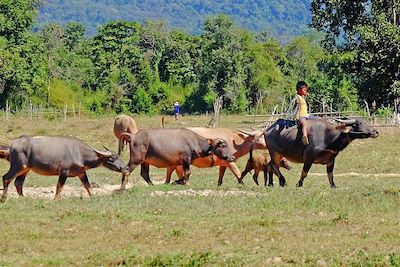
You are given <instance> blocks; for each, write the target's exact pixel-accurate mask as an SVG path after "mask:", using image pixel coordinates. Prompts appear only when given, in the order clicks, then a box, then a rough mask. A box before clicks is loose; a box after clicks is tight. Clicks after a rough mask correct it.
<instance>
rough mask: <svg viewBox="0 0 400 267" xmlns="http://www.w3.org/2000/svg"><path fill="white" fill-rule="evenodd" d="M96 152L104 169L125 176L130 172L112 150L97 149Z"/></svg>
mask: <svg viewBox="0 0 400 267" xmlns="http://www.w3.org/2000/svg"><path fill="white" fill-rule="evenodd" d="M95 151H96V154H97V156H98V157H99V158H100V160H101V162H102V164H103V166H104V167H106V168H108V169H110V170H112V171H117V172H121V173H123V174H126V173H127V172H128V167H127V166H126V165H125V163H124V162H123V161H122V159H121V158H120V156H119V155H118V154H117V153H116V152H114V151H111V150H106V151H100V150H96V149H95Z"/></svg>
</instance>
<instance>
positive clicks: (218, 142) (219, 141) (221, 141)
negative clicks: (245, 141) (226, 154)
mask: <svg viewBox="0 0 400 267" xmlns="http://www.w3.org/2000/svg"><path fill="white" fill-rule="evenodd" d="M214 142H215V146H218V147H223V146H224V145H225V140H224V139H221V138H216V139H215V140H214Z"/></svg>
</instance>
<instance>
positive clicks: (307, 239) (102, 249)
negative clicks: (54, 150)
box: [0, 116, 400, 266]
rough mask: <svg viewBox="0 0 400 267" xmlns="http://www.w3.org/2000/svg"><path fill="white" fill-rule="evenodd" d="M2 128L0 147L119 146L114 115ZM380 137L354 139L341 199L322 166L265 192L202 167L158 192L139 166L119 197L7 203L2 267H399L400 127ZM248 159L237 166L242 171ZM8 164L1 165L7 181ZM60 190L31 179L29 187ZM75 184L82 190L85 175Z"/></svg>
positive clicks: (111, 178) (228, 119)
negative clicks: (57, 139)
mask: <svg viewBox="0 0 400 267" xmlns="http://www.w3.org/2000/svg"><path fill="white" fill-rule="evenodd" d="M135 120H136V121H137V123H138V126H139V127H143V128H145V127H158V126H159V124H160V118H159V117H144V116H142V117H138V116H136V117H135ZM241 120H242V117H239V116H223V117H222V118H221V126H223V127H228V128H232V129H234V128H237V127H241V128H246V127H249V126H250V125H246V124H243V123H241ZM208 121H209V119H208V118H206V117H201V116H198V117H182V119H181V120H180V122H179V124H178V123H175V122H174V121H173V119H172V118H169V117H168V118H167V120H166V127H175V126H176V127H184V126H201V122H208ZM0 122H1V124H2V126H3V127H1V129H0V132H1V134H0V142H2V143H8V142H9V141H10V140H12V139H13V138H15V137H18V136H20V135H22V134H30V135H59V134H66V135H72V136H76V137H78V138H80V139H82V140H84V141H85V142H86V143H88V144H90V145H92V146H93V147H96V148H99V149H101V148H102V145H103V144H104V145H106V146H108V147H110V148H113V149H116V147H117V140H116V139H115V137H114V136H113V133H112V127H113V117H102V118H87V117H85V118H81V119H69V120H67V121H66V122H64V121H47V120H39V119H33V120H30V119H20V118H12V119H10V120H8V121H7V120H5V118H0ZM378 130H379V132H380V136H379V137H378V138H376V139H366V140H356V141H355V142H353V143H352V144H350V145H349V147H348V148H347V149H346V150H344V151H343V152H341V153H340V154H339V156H338V157H337V162H336V166H335V175H336V176H335V178H334V179H335V183H336V185H337V186H338V188H337V189H335V190H332V189H330V188H329V184H328V179H327V177H326V175H325V167H324V166H320V165H313V167H312V168H311V173H310V175H309V177H307V178H306V180H305V184H304V187H303V188H296V187H295V184H296V182H297V180H298V178H299V175H300V170H301V165H294V164H293V165H292V166H293V168H292V170H290V171H287V170H284V171H283V173H284V175H286V179H287V182H288V186H287V187H285V188H281V187H279V186H275V187H273V188H264V187H262V186H256V185H255V184H254V182H253V181H252V179H251V175H248V176H247V177H246V178H245V181H244V182H245V185H244V186H239V185H238V184H237V182H236V179H235V178H234V176H233V174H231V173H230V172H229V171H227V172H226V174H225V179H224V184H223V185H222V186H221V187H219V188H218V187H217V180H218V168H215V167H214V168H209V169H197V168H193V169H192V176H191V178H190V186H186V187H182V186H176V185H155V186H150V187H149V186H147V185H145V184H144V183H143V181H142V180H143V179H142V178H141V177H140V175H139V171H140V170H139V168H138V169H136V170H135V171H134V173H133V174H132V175H131V177H130V182H131V183H132V184H133V187H132V188H131V189H128V190H126V191H125V192H123V193H122V194H117V193H113V194H109V195H98V196H94V197H91V198H89V197H86V195H84V194H82V196H83V197H66V196H65V195H64V196H63V195H61V196H62V197H61V199H59V200H56V201H53V200H48V199H43V198H31V197H24V198H21V197H10V198H8V199H7V201H6V202H5V203H3V204H0V221H1V223H0V232H1V233H2V235H1V237H0V251H1V252H0V266H32V265H33V266H116V265H128V266H135V265H137V266H271V265H277V266H282V265H296V266H299V265H301V266H343V265H344V266H349V265H350V266H351V265H354V266H400V243H399V240H400V231H399V229H400V212H399V206H400V205H399V204H400V171H399V170H400V151H399V150H400V149H399V148H400V147H399V139H400V138H399V136H400V129H395V128H379V129H378ZM123 159H124V160H125V161H127V160H128V153H127V152H125V153H124V155H123ZM246 160H247V157H244V158H241V159H239V160H238V166H239V168H240V169H241V170H243V168H244V165H245V162H246ZM8 166H9V164H8V163H7V162H6V161H1V162H0V172H1V173H2V174H4V173H5V172H6V171H7V170H8ZM150 172H151V176H152V180H153V181H156V182H162V181H163V180H164V175H165V170H164V169H156V168H151V169H150ZM88 176H89V180H90V181H91V182H95V183H96V184H98V185H99V186H102V185H106V184H112V185H117V184H119V183H120V175H119V174H118V173H114V172H111V171H109V170H107V169H105V168H98V169H93V170H89V171H88ZM260 176H262V175H260ZM259 179H261V180H262V177H259ZM275 180H277V179H276V178H275ZM56 182H57V177H43V176H38V175H36V174H34V173H30V174H29V175H28V177H27V179H26V182H25V189H26V190H28V189H29V188H32V187H49V188H55V185H56ZM67 185H73V186H75V187H76V190H78V189H79V190H82V189H81V185H80V182H79V179H77V178H69V179H68V180H67ZM10 191H11V192H14V191H15V189H14V187H13V186H12V187H11V189H10Z"/></svg>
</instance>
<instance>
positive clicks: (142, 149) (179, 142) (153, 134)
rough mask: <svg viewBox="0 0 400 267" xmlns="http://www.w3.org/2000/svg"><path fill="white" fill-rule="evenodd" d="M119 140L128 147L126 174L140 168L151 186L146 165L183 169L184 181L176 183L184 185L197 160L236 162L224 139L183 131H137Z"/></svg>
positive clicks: (125, 177) (125, 179)
mask: <svg viewBox="0 0 400 267" xmlns="http://www.w3.org/2000/svg"><path fill="white" fill-rule="evenodd" d="M120 138H122V139H123V141H127V142H129V144H130V145H129V147H130V160H129V163H128V167H129V172H132V171H133V170H134V169H135V168H136V167H137V166H138V165H139V164H140V165H141V172H140V174H141V176H142V177H143V178H144V180H145V181H146V182H147V183H148V184H152V182H151V180H150V177H149V165H153V166H155V167H157V168H168V167H178V166H181V165H182V167H183V171H184V179H181V180H179V181H182V183H186V181H187V179H188V178H189V175H190V165H191V164H192V162H193V161H194V160H195V159H197V158H200V157H207V156H210V155H211V154H214V155H216V156H217V157H219V158H220V159H223V160H227V161H234V160H235V157H234V156H233V153H232V151H231V149H230V146H228V145H227V143H226V141H224V140H223V139H218V138H217V139H207V138H204V137H202V136H200V135H197V134H196V133H194V132H193V131H191V130H188V129H185V128H179V129H163V128H158V129H147V130H140V131H139V132H137V133H136V134H128V133H123V134H122V135H121V137H120ZM172 169H175V168H172ZM126 183H127V176H123V179H122V183H121V189H124V188H125V185H126Z"/></svg>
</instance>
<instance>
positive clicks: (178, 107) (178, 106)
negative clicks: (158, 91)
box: [174, 102, 181, 120]
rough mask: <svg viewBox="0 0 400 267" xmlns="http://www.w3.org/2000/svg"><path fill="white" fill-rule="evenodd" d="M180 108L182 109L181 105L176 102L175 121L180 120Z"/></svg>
mask: <svg viewBox="0 0 400 267" xmlns="http://www.w3.org/2000/svg"><path fill="white" fill-rule="evenodd" d="M180 108H181V106H180V105H179V103H178V102H175V103H174V116H175V120H178V118H179V112H180Z"/></svg>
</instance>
